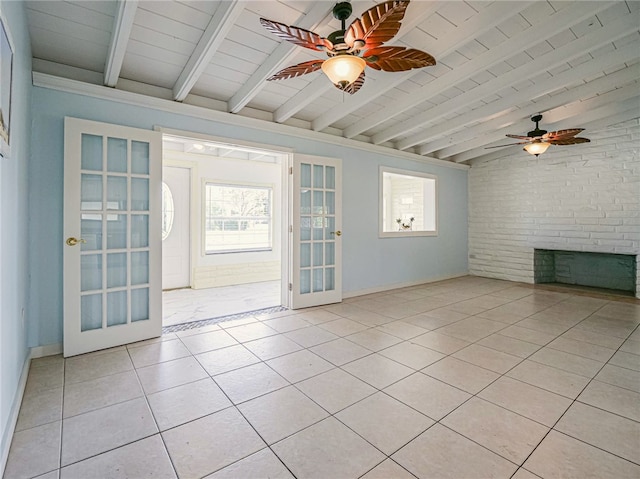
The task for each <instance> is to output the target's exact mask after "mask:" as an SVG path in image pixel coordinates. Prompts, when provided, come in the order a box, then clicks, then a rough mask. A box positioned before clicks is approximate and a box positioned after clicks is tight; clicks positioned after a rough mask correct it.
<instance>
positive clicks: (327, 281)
mask: <svg viewBox="0 0 640 479" xmlns="http://www.w3.org/2000/svg"><path fill="white" fill-rule="evenodd" d="M324 289H325V291H333V290H334V289H336V270H335V268H327V269H325V270H324Z"/></svg>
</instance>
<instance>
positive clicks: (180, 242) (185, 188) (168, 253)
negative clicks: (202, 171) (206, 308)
mask: <svg viewBox="0 0 640 479" xmlns="http://www.w3.org/2000/svg"><path fill="white" fill-rule="evenodd" d="M162 182H163V183H164V184H163V185H162V189H163V192H162V202H163V205H162V289H176V288H188V287H190V286H191V222H190V221H189V220H190V201H191V170H190V169H189V168H177V167H173V166H165V167H163V168H162Z"/></svg>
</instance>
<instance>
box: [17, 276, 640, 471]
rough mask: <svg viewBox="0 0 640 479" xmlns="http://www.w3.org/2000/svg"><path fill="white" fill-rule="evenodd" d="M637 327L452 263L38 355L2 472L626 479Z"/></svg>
mask: <svg viewBox="0 0 640 479" xmlns="http://www.w3.org/2000/svg"><path fill="white" fill-rule="evenodd" d="M638 324H640V301H637V300H630V301H629V300H628V301H621V300H620V301H619V300H614V299H612V298H606V297H605V298H603V297H593V296H585V295H581V296H578V295H576V294H575V292H570V293H567V292H557V291H547V290H541V289H539V288H533V287H529V286H525V285H520V284H515V283H509V282H504V281H496V280H489V279H483V278H475V277H465V278H459V279H456V280H450V281H445V282H440V283H433V284H428V285H423V286H416V287H412V288H405V289H401V290H395V291H389V292H385V293H380V294H374V295H369V296H364V297H358V298H353V299H349V300H347V301H345V302H343V303H342V304H337V305H331V306H326V307H321V308H315V309H310V310H303V311H286V312H282V313H276V314H274V315H271V316H265V317H251V318H246V319H242V320H238V321H234V322H227V323H219V324H216V325H213V326H208V327H206V328H203V329H192V330H188V331H182V332H179V333H173V334H168V335H166V336H164V337H162V338H159V339H157V340H151V341H146V342H142V343H136V344H130V345H128V346H123V347H120V348H115V349H110V350H107V351H100V352H97V353H92V354H86V355H83V356H78V357H74V358H70V359H67V360H64V359H62V358H61V357H49V358H42V359H38V360H35V361H33V363H32V365H31V371H30V374H29V379H28V383H27V387H26V393H25V397H24V401H23V405H22V410H21V412H20V416H19V420H18V424H17V429H16V432H15V434H14V437H13V443H12V446H11V451H10V454H9V459H8V465H7V468H6V471H5V478H7V479H13V478H27V477H39V478H46V479H55V478H62V479H68V478H79V479H92V478H125V477H127V478H133V479H137V478H143V477H145V478H147V477H152V478H165V477H166V478H173V477H176V476H177V477H180V478H202V477H206V478H210V479H220V478H241V479H246V478H266V477H271V478H286V477H289V478H290V477H298V478H306V477H310V478H320V479H341V478H345V479H346V478H358V477H363V478H367V479H372V478H385V479H388V478H412V477H419V478H441V477H442V478H444V477H449V478H476V477H477V478H489V477H492V478H493V477H495V478H510V477H512V478H515V479H526V478H535V477H543V478H555V477H574V478H581V479H582V478H588V477H594V478H625V477H629V478H638V477H640V332H639V331H638Z"/></svg>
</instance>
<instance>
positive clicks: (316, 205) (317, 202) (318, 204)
mask: <svg viewBox="0 0 640 479" xmlns="http://www.w3.org/2000/svg"><path fill="white" fill-rule="evenodd" d="M323 213H324V193H323V192H322V191H315V190H314V192H313V214H314V215H321V214H323Z"/></svg>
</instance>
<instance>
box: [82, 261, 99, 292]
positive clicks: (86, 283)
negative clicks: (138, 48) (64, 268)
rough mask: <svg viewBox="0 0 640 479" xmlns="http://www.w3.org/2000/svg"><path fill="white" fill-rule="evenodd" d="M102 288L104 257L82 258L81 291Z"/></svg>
mask: <svg viewBox="0 0 640 479" xmlns="http://www.w3.org/2000/svg"><path fill="white" fill-rule="evenodd" d="M100 288H102V255H101V254H87V255H82V256H81V257H80V290H81V291H90V290H92V289H100Z"/></svg>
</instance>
